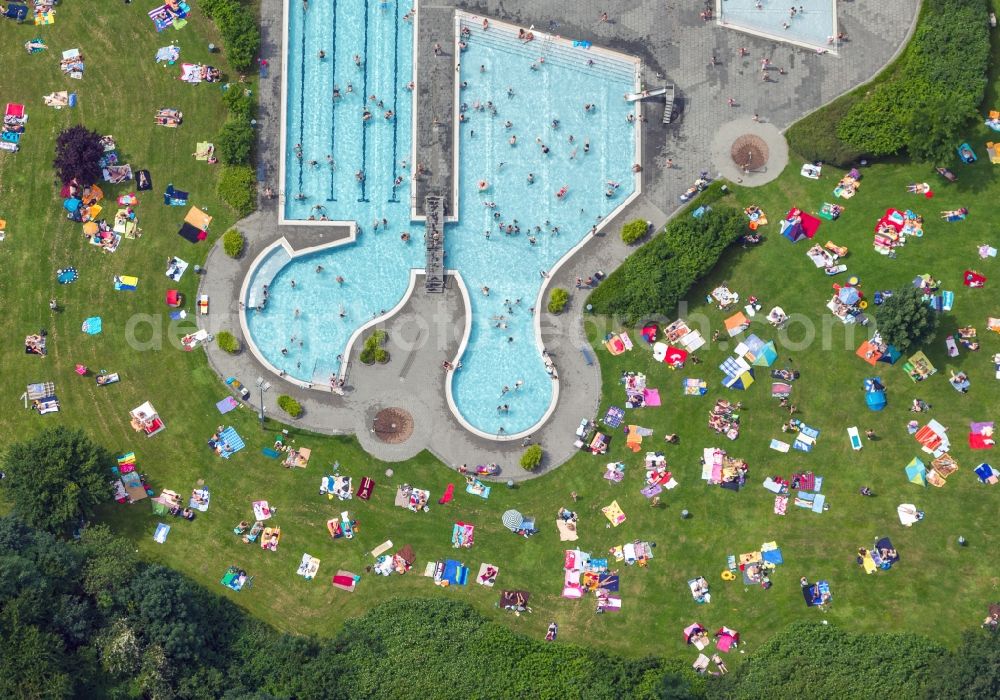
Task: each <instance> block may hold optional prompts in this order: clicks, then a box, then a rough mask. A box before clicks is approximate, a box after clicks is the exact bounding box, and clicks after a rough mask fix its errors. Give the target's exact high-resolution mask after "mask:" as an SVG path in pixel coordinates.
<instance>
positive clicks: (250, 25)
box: [199, 0, 260, 71]
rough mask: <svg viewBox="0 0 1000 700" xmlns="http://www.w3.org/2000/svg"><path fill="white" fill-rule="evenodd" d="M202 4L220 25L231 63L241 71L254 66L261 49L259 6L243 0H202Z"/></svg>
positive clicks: (216, 24) (207, 13)
mask: <svg viewBox="0 0 1000 700" xmlns="http://www.w3.org/2000/svg"><path fill="white" fill-rule="evenodd" d="M199 4H200V5H201V9H202V10H204V11H205V14H206V15H208V16H209V17H211V18H212V20H213V21H214V22H215V26H217V27H218V28H219V33H220V34H221V35H222V40H223V41H224V42H225V43H226V55H227V56H228V57H229V65H231V66H232V67H233V68H234V69H236V70H238V71H245V70H246V69H248V68H249V67H250V66H252V65H253V59H254V57H256V55H257V51H258V50H259V49H260V28H259V27H258V26H257V13H256V5H255V4H254V3H251V2H240V0H202V1H201V3H199Z"/></svg>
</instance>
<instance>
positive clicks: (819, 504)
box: [812, 493, 826, 513]
mask: <svg viewBox="0 0 1000 700" xmlns="http://www.w3.org/2000/svg"><path fill="white" fill-rule="evenodd" d="M824 503H826V496H824V495H823V494H821V493H817V494H816V498H815V499H813V507H812V511H813V513H822V512H823V504H824Z"/></svg>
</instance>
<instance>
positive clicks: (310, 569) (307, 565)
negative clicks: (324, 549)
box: [295, 554, 319, 581]
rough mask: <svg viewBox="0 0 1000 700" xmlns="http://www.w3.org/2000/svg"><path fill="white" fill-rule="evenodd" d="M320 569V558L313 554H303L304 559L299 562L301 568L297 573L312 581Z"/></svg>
mask: <svg viewBox="0 0 1000 700" xmlns="http://www.w3.org/2000/svg"><path fill="white" fill-rule="evenodd" d="M318 571H319V559H317V558H316V557H314V556H312V555H311V554H303V555H302V561H301V562H299V568H298V570H297V571H296V572H295V573H296V574H298V575H299V576H301V577H303V578H304V579H305V580H306V581H312V580H313V578H314V577H315V576H316V573H317V572H318Z"/></svg>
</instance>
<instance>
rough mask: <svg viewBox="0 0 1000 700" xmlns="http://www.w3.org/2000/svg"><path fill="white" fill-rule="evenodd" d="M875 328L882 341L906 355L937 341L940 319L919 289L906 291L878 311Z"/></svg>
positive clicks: (896, 293) (876, 312)
mask: <svg viewBox="0 0 1000 700" xmlns="http://www.w3.org/2000/svg"><path fill="white" fill-rule="evenodd" d="M875 324H876V326H877V327H878V332H879V334H880V335H881V336H882V340H884V341H885V342H886V343H888V344H889V345H895V346H896V349H897V350H899V351H900V352H906V351H907V350H909V349H910V348H912V347H916V346H918V345H922V344H924V343H927V342H929V341H931V340H933V339H934V333H935V332H936V331H937V326H938V316H937V313H936V312H935V311H934V310H933V309H932V308H931V307H930V306H928V304H927V302H925V301H924V299H923V293H922V292H921V291H920V290H919V289H917V288H916V287H904V288H903V289H897V290H896V291H894V292H893V293H892V296H890V297H889V298H888V299H886V300H885V301H884V302H882V304H881V305H880V306H877V307H875Z"/></svg>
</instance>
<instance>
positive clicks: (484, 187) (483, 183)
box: [476, 180, 490, 192]
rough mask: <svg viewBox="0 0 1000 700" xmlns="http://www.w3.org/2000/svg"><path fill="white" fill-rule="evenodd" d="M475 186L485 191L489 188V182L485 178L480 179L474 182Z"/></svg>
mask: <svg viewBox="0 0 1000 700" xmlns="http://www.w3.org/2000/svg"><path fill="white" fill-rule="evenodd" d="M476 186H477V187H478V188H479V191H480V192H485V191H486V190H488V189H489V188H490V183H488V182H487V181H486V180H480V181H479V182H477V183H476Z"/></svg>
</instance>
